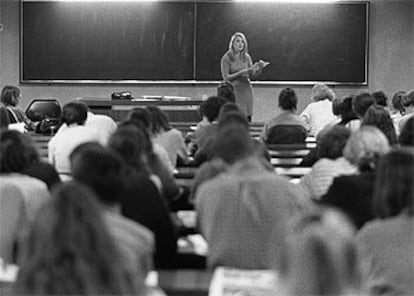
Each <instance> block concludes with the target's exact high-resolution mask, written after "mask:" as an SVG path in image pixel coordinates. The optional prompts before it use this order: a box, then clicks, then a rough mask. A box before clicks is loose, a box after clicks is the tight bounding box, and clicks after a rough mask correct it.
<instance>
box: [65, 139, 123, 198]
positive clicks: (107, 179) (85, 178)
mask: <svg viewBox="0 0 414 296" xmlns="http://www.w3.org/2000/svg"><path fill="white" fill-rule="evenodd" d="M70 162H71V172H72V176H73V178H74V180H76V181H78V182H81V183H83V184H85V185H87V186H89V187H90V188H91V189H92V190H93V191H94V192H95V193H96V195H97V197H98V198H99V200H100V201H101V202H103V203H104V204H108V205H115V204H117V203H119V202H120V200H119V198H120V191H121V188H122V186H123V182H122V180H123V172H124V171H123V168H124V166H123V162H122V160H121V158H120V157H119V156H118V155H117V154H116V153H115V152H112V151H110V150H109V149H105V148H104V147H102V146H101V145H100V144H98V143H84V144H81V145H79V146H78V147H76V148H75V149H74V150H73V152H72V153H71V155H70Z"/></svg>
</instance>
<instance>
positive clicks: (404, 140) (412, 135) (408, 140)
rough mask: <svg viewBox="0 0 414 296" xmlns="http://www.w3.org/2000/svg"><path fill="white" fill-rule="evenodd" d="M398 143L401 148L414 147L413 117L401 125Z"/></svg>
mask: <svg viewBox="0 0 414 296" xmlns="http://www.w3.org/2000/svg"><path fill="white" fill-rule="evenodd" d="M399 142H400V145H401V146H412V147H414V116H411V117H410V118H409V119H408V120H407V121H406V122H405V124H404V125H403V127H402V130H401V132H400V137H399Z"/></svg>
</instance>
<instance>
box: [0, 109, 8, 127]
mask: <svg viewBox="0 0 414 296" xmlns="http://www.w3.org/2000/svg"><path fill="white" fill-rule="evenodd" d="M9 124H10V119H9V113H8V112H7V108H6V106H4V104H3V103H0V129H4V128H8V126H9Z"/></svg>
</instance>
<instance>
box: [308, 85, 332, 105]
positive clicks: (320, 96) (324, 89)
mask: <svg viewBox="0 0 414 296" xmlns="http://www.w3.org/2000/svg"><path fill="white" fill-rule="evenodd" d="M334 98H335V93H334V91H333V90H332V89H331V88H329V86H327V85H326V84H323V83H317V84H315V85H314V86H313V88H312V91H311V99H312V101H314V102H317V101H323V100H326V99H328V100H329V101H332V100H333V99H334Z"/></svg>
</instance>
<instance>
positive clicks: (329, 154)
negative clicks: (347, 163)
mask: <svg viewBox="0 0 414 296" xmlns="http://www.w3.org/2000/svg"><path fill="white" fill-rule="evenodd" d="M350 135H351V132H350V131H349V129H347V128H346V127H344V126H340V125H336V126H333V127H330V128H328V129H327V130H326V131H324V133H323V135H322V136H321V138H320V140H319V142H318V148H317V149H318V156H319V158H329V159H336V158H338V157H341V156H342V155H343V150H344V147H345V145H346V142H347V141H348V138H349V136H350Z"/></svg>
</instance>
